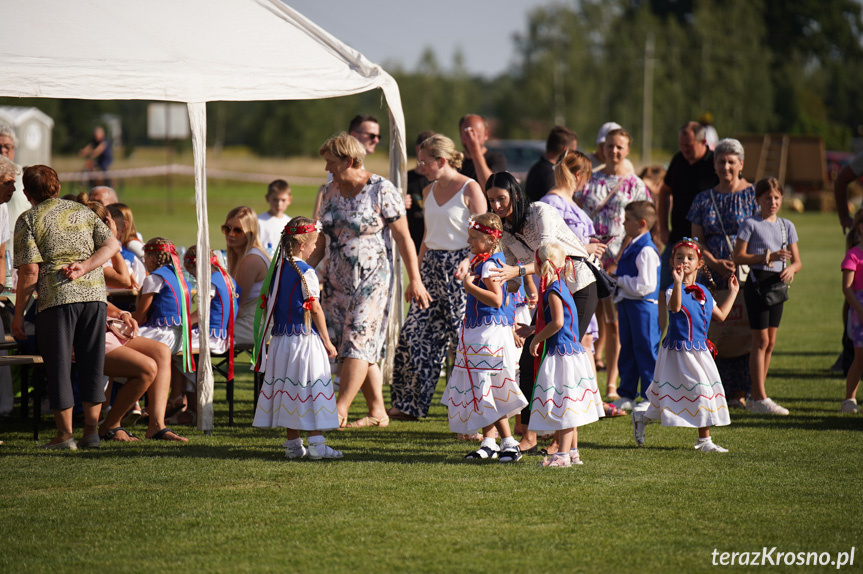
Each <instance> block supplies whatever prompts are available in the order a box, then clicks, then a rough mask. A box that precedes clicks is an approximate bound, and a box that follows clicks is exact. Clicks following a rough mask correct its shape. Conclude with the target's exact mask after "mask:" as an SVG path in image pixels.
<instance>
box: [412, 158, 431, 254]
mask: <svg viewBox="0 0 863 574" xmlns="http://www.w3.org/2000/svg"><path fill="white" fill-rule="evenodd" d="M429 183H431V182H430V181H429V180H428V179H426V177H425V176H424V175H421V174H420V173H418V172H417V170H415V169H412V170H410V171H409V172H408V195H410V196H411V199H412V200H413V202H412V203H411V208H410V209H408V210H407V217H408V230H409V231H410V234H411V239H413V240H414V245H415V246H416V248H417V253H419V251H420V243H422V240H423V235H424V234H425V230H426V226H425V219H423V190H424V189H425V187H426V186H427V185H428V184H429Z"/></svg>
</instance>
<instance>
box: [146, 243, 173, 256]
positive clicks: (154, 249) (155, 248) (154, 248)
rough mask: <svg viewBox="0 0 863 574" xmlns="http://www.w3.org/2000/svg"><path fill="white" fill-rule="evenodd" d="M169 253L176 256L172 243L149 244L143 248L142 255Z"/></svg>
mask: <svg viewBox="0 0 863 574" xmlns="http://www.w3.org/2000/svg"><path fill="white" fill-rule="evenodd" d="M163 252H164V253H170V254H171V255H176V254H177V249H176V248H175V247H174V244H173V243H160V244H158V245H154V244H150V245H145V246H144V253H163Z"/></svg>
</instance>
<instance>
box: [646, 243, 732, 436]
mask: <svg viewBox="0 0 863 574" xmlns="http://www.w3.org/2000/svg"><path fill="white" fill-rule="evenodd" d="M702 267H704V260H703V259H702V257H701V247H700V246H699V245H698V243H697V242H696V240H694V239H689V238H684V239H683V240H682V241H679V242H678V243H677V244H676V245H675V246H674V248H673V249H672V251H671V275H672V277H673V279H674V285H673V286H672V287H671V288H670V289H668V290H667V291H666V292H665V298H666V301H667V302H668V331H667V333H666V335H665V340H664V341H662V347H661V348H660V349H659V357H658V358H657V359H656V371H655V373H654V375H653V382H652V383H650V386H649V387H648V388H647V400H649V401H650V406H649V407H647V410H644V411H633V412H632V427H633V432H634V434H635V442H636V443H637V444H638V445H639V446H640V445H642V444H643V443H644V429H645V426H646V425H647V423H650V422H654V421H657V420H659V421H661V422H662V426H675V427H690V428H691V427H694V428H697V429H698V442H696V443H695V448H696V450H700V451H701V452H728V450H727V449H724V448H722V447H721V446H719V445H717V444H715V443H714V442H713V439H712V438H711V437H710V427H711V426H714V425H716V426H722V425H727V424H729V423H730V422H731V419H730V417H729V416H728V404H727V403H726V400H725V391H724V389H723V387H722V381H720V379H719V371H717V370H716V364H715V363H714V362H713V352H714V347H713V343H711V342H710V341H708V340H707V330H708V328H709V327H710V320H711V318H713V319H716V320H719V321H724V320H725V318H726V317H727V316H728V312H729V311H730V310H731V307H732V305H733V304H734V298H735V296H736V295H737V291H738V289H739V285H738V283H737V278H736V277H735V276H734V274H732V275H731V277H729V279H728V288H729V290H730V291H731V293H730V296H729V297H728V298H727V299H726V300H725V302H724V303H723V304H722V306H721V307H717V306H715V305H714V301H713V296H712V295H711V293H710V291H709V290H708V289H707V288H706V287H704V286H703V285H699V284H697V283H696V282H695V276H696V274H697V273H698V270H699V269H701V268H702ZM705 272H706V275H707V278H708V280H709V281H710V282H711V284H712V283H713V280H712V279H711V278H710V272H709V271H707V269H706V268H705Z"/></svg>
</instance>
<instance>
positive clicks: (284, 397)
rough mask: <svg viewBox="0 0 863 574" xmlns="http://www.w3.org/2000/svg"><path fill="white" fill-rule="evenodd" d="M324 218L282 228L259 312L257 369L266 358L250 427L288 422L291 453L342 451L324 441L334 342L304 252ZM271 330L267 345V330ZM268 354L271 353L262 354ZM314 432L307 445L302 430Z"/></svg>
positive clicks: (331, 402) (332, 404) (331, 419)
mask: <svg viewBox="0 0 863 574" xmlns="http://www.w3.org/2000/svg"><path fill="white" fill-rule="evenodd" d="M320 230H321V224H320V222H315V221H312V220H311V219H308V218H306V217H294V218H293V219H291V220H290V221H289V222H288V224H287V225H286V226H285V230H284V231H283V232H282V237H281V241H280V242H279V246H278V249H277V250H276V253H275V254H274V255H273V263H272V264H271V265H270V268H269V270H268V272H267V277H266V278H265V279H264V286H263V287H262V288H261V298H260V300H261V305H259V306H258V307H259V310H258V312H257V314H256V316H255V353H254V359H255V370H256V371H260V370H261V366H262V365H263V364H266V369H265V374H264V384H263V386H262V388H261V394H260V395H259V396H258V406H257V408H256V409H255V419H254V422H253V423H252V426H256V427H269V428H276V427H285V428H286V429H287V440H286V441H285V443H284V446H285V457H286V458H288V459H295V458H302V457H304V456H307V455H308V457H309V458H311V459H312V460H320V459H322V458H327V459H332V458H342V453H341V452H340V451H338V450H335V449H333V448H332V447H330V446H329V445H327V444H326V439H325V438H324V435H323V432H322V431H325V430H329V429H334V428H338V427H339V416H338V410H337V409H336V398H335V394H334V391H333V378H332V374H331V372H330V362H329V360H328V357H329V358H335V356H336V348H335V347H334V346H333V344H332V343H331V342H330V337H329V335H328V334H327V323H326V319H325V318H324V312H323V310H322V309H321V305H320V303H319V302H318V298H319V297H320V287H319V285H318V278H317V276H316V275H315V270H314V269H313V268H312V267H311V266H309V265H308V264H307V263H306V262H305V259H306V258H307V257H308V256H309V255H310V254H311V253H312V251H314V249H315V243H316V242H317V240H318V232H319V231H320ZM270 333H272V335H273V338H272V340H271V341H270V346H269V351H268V352H267V348H266V345H265V343H264V341H266V338H267V336H268V335H269V334H270ZM264 354H266V358H265V357H264ZM301 430H306V431H309V447H308V449H306V447H305V446H303V439H302V437H301V436H300V431H301Z"/></svg>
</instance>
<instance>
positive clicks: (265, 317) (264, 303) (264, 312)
mask: <svg viewBox="0 0 863 574" xmlns="http://www.w3.org/2000/svg"><path fill="white" fill-rule="evenodd" d="M284 233H288V228H287V227H285V230H284ZM303 233H308V232H306V231H304V232H303ZM283 259H284V257H282V242H281V241H279V242H278V243H277V244H276V251H275V253H273V259H272V261H271V262H270V266H269V267H268V268H267V275H266V277H265V278H264V283H263V284H262V285H261V295H260V304H259V305H258V306H257V308H256V309H255V323H254V326H255V329H254V341H255V346H254V348H253V349H252V367H253V368H254V370H255V371H256V372H259V371H260V370H261V366H262V363H263V353H262V352H261V351H262V350H263V349H266V339H267V332H268V331H269V329H268V328H267V327H269V324H270V322H271V321H272V318H273V311H274V309H275V307H276V305H275V300H276V298H275V295H276V293H277V292H278V288H279V286H278V281H279V278H280V277H281V275H282V273H281V269H282V260H283ZM274 280H275V282H276V283H277V284H276V285H275V286H274V285H273V281H274ZM273 287H275V289H273ZM271 294H272V295H273V296H272V298H271V296H270V295H271ZM271 299H272V301H271Z"/></svg>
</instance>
